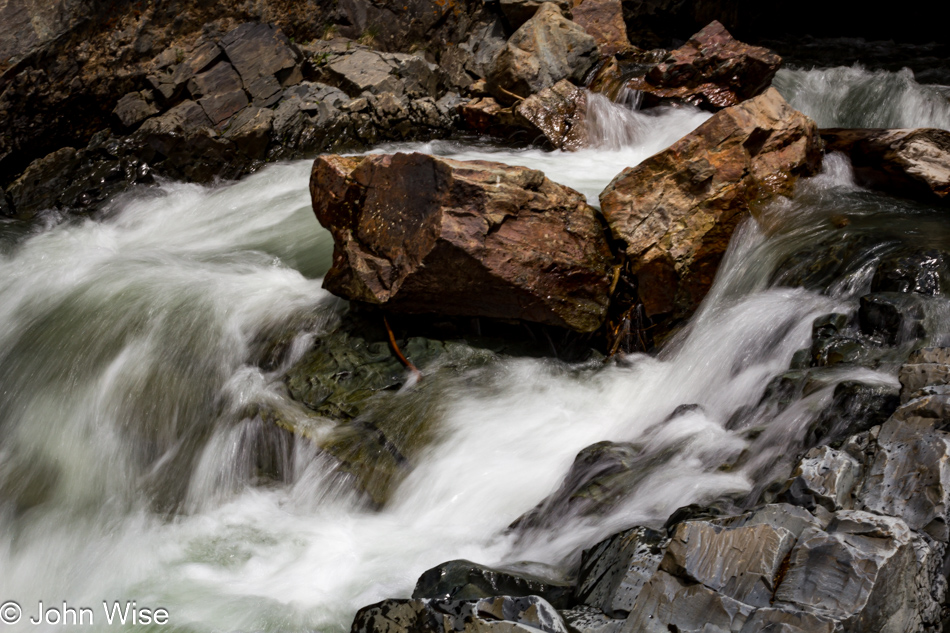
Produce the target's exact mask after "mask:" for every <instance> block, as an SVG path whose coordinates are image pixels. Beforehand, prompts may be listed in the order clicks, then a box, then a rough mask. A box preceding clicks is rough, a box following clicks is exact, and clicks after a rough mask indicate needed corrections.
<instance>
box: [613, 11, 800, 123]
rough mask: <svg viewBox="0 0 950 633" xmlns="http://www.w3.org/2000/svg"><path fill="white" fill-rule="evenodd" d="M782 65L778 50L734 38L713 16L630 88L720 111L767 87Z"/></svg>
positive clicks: (657, 97) (757, 93)
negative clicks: (752, 44)
mask: <svg viewBox="0 0 950 633" xmlns="http://www.w3.org/2000/svg"><path fill="white" fill-rule="evenodd" d="M781 64H782V58H781V57H779V56H778V55H776V54H775V53H773V52H772V51H770V50H768V49H765V48H761V47H759V46H749V45H748V44H743V43H742V42H739V41H737V40H735V39H733V37H732V36H731V35H730V34H729V32H728V31H727V30H726V28H725V27H724V26H723V25H722V24H720V23H719V22H717V21H713V22H711V23H710V24H709V25H708V26H706V27H705V28H704V29H703V30H701V31H700V32H699V33H696V34H695V35H693V36H692V37H691V38H690V39H689V41H687V42H686V44H684V45H683V46H682V47H680V48H678V49H676V50H674V51H671V52H670V54H669V56H668V57H667V58H666V59H664V60H663V61H661V62H660V63H658V64H656V65H655V66H654V67H652V68H651V69H650V70H649V71H648V72H647V73H646V75H644V76H642V77H637V78H635V79H632V80H631V81H630V82H629V83H628V87H630V88H632V89H634V90H640V91H642V92H644V93H646V94H647V95H649V96H651V97H653V98H654V99H675V100H679V101H685V102H686V103H691V104H693V105H696V106H699V107H702V108H707V109H711V110H718V109H720V108H725V107H729V106H733V105H736V104H737V103H740V102H742V101H745V100H746V99H751V98H752V97H755V96H757V95H759V94H761V93H762V92H764V91H765V90H766V88H768V87H769V85H770V84H771V83H772V77H774V76H775V73H776V72H777V71H778V69H779V66H781Z"/></svg>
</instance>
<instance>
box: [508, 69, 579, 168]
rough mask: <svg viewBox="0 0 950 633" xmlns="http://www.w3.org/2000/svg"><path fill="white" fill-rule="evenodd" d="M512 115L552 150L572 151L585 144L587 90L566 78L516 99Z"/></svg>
mask: <svg viewBox="0 0 950 633" xmlns="http://www.w3.org/2000/svg"><path fill="white" fill-rule="evenodd" d="M515 114H516V115H518V117H520V118H521V119H522V120H523V121H524V124H523V125H524V126H525V127H526V128H527V129H528V130H529V131H535V132H537V134H539V135H543V136H544V138H545V139H546V140H547V142H548V144H549V145H550V146H551V147H553V148H555V149H562V150H571V151H573V150H578V149H580V148H582V147H585V146H586V145H587V127H586V125H585V120H586V118H587V91H585V90H583V89H581V88H578V87H577V86H575V85H574V84H572V83H571V82H570V81H568V80H567V79H562V80H561V81H559V82H558V83H556V84H554V85H553V86H551V87H550V88H545V89H544V90H542V91H541V92H537V93H535V94H533V95H531V96H530V97H528V98H527V99H525V100H524V101H521V102H519V103H518V105H517V106H515Z"/></svg>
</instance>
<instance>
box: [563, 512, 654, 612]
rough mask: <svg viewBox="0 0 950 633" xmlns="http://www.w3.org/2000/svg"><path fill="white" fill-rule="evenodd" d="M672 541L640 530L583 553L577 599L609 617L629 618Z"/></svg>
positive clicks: (576, 593) (648, 530) (614, 538)
mask: <svg viewBox="0 0 950 633" xmlns="http://www.w3.org/2000/svg"><path fill="white" fill-rule="evenodd" d="M668 542H669V539H667V538H666V536H665V535H664V534H662V533H661V532H657V531H655V530H651V529H649V528H644V527H637V528H632V529H630V530H626V531H624V532H620V533H618V534H615V535H613V536H611V537H610V538H607V539H605V540H603V541H601V542H600V543H598V544H597V545H595V546H594V547H592V548H590V549H588V550H586V551H585V552H584V556H583V559H582V561H581V567H580V571H579V572H578V578H577V589H576V590H575V592H574V597H575V599H576V600H577V601H578V602H581V603H583V604H585V605H588V606H590V607H595V608H597V609H598V610H600V611H602V612H603V613H604V614H606V615H607V616H611V617H613V618H626V617H627V616H628V615H629V613H630V609H631V608H633V604H634V602H636V600H637V597H638V596H639V595H640V590H641V589H642V588H643V585H644V584H646V582H647V581H648V580H649V579H650V578H651V577H652V576H653V574H655V573H656V570H657V569H658V568H659V566H660V561H661V560H662V558H663V553H664V552H665V548H666V545H667V543H668Z"/></svg>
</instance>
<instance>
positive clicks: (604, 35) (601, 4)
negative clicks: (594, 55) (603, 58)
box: [571, 0, 630, 55]
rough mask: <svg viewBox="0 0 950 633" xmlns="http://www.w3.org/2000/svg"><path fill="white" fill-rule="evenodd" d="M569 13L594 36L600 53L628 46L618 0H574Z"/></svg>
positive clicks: (607, 52)
mask: <svg viewBox="0 0 950 633" xmlns="http://www.w3.org/2000/svg"><path fill="white" fill-rule="evenodd" d="M571 15H572V16H573V19H574V22H576V23H577V24H579V25H581V26H582V27H584V30H585V31H587V33H588V34H589V35H591V36H592V37H593V38H594V40H595V41H596V42H597V47H598V48H599V50H600V54H601V55H613V54H615V53H619V52H620V51H623V50H626V49H628V48H630V42H629V40H627V25H626V24H624V21H623V9H622V7H621V6H620V0H574V8H573V9H572V11H571Z"/></svg>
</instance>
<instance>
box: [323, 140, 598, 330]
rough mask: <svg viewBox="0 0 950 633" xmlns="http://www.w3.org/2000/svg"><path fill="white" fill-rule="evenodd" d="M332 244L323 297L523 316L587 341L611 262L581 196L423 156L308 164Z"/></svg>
mask: <svg viewBox="0 0 950 633" xmlns="http://www.w3.org/2000/svg"><path fill="white" fill-rule="evenodd" d="M310 195H311V197H312V200H313V209H314V212H315V213H316V215H317V219H318V220H319V221H320V223H321V224H322V225H323V226H325V227H327V228H328V229H329V230H330V231H331V233H333V237H334V242H335V244H334V253H333V267H332V268H331V269H330V271H329V272H328V273H327V276H326V278H325V279H324V287H325V288H327V289H328V290H329V291H330V292H332V293H334V294H336V295H338V296H341V297H344V298H346V299H351V300H355V301H362V302H366V303H370V304H376V305H382V306H385V308H386V309H387V310H392V311H394V312H403V313H412V314H419V313H435V314H446V315H465V316H485V317H493V318H501V319H522V320H526V321H534V322H538V323H545V324H550V325H556V326H559V327H564V328H570V329H573V330H577V331H581V332H591V331H593V330H595V329H597V328H598V327H599V326H600V324H601V323H602V322H603V319H604V314H605V312H606V309H607V295H608V291H609V287H610V280H609V275H608V269H609V268H610V266H611V264H612V256H611V252H610V249H609V248H608V246H607V241H606V237H605V236H604V233H603V230H602V228H601V225H600V222H599V221H598V218H597V215H596V211H595V210H594V209H593V208H592V207H590V206H589V205H588V204H587V203H586V201H585V200H584V196H583V195H581V194H580V193H578V192H576V191H574V190H573V189H569V188H567V187H564V186H562V185H558V184H557V183H554V182H552V181H550V180H548V179H547V178H545V176H544V174H543V173H541V172H539V171H536V170H533V169H528V168H525V167H512V166H509V165H504V164H500V163H492V162H486V161H454V160H448V159H444V158H438V157H434V156H428V155H425V154H401V153H400V154H392V155H370V156H365V157H342V156H336V155H327V156H321V157H319V158H317V160H316V161H315V162H314V166H313V172H312V174H311V178H310Z"/></svg>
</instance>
